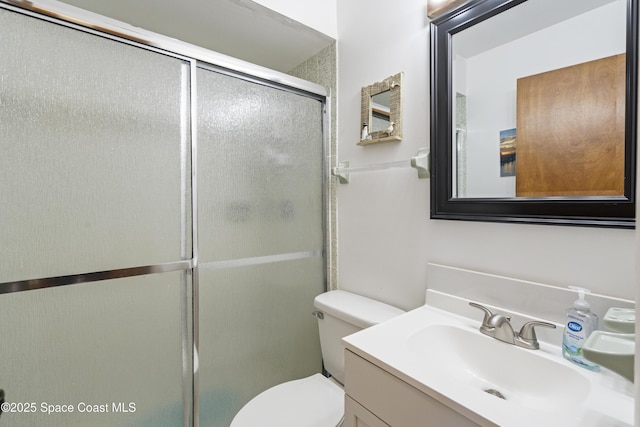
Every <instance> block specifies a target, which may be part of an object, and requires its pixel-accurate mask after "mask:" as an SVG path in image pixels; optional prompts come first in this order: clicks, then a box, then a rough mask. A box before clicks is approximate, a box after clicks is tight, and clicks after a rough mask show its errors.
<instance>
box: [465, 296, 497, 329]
mask: <svg viewBox="0 0 640 427" xmlns="http://www.w3.org/2000/svg"><path fill="white" fill-rule="evenodd" d="M469 305H470V306H471V307H475V308H479V309H480V310H482V311H484V319H482V327H483V328H491V327H492V326H491V325H490V324H489V319H490V318H491V316H493V313H492V312H491V310H489V309H488V308H487V307H485V306H484V305H481V304H478V303H475V302H469Z"/></svg>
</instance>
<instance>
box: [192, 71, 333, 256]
mask: <svg viewBox="0 0 640 427" xmlns="http://www.w3.org/2000/svg"><path fill="white" fill-rule="evenodd" d="M197 77H198V197H199V198H198V205H199V209H198V211H199V213H198V216H199V225H198V227H199V230H198V231H199V233H198V235H199V236H200V237H199V238H200V241H199V250H200V253H199V258H200V261H202V262H208V261H214V260H226V259H233V258H246V257H255V256H263V255H269V254H279V253H289V252H298V251H309V250H320V249H321V248H322V246H323V230H322V213H323V211H322V163H323V162H322V160H323V159H322V104H321V103H320V102H319V101H317V100H314V99H311V98H308V97H304V96H300V95H296V94H293V93H290V92H286V91H283V90H278V89H274V88H270V87H266V86H261V85H258V84H254V83H249V82H247V81H244V80H240V79H238V78H234V77H229V76H226V75H222V74H217V73H215V72H211V71H206V70H203V69H199V70H198V74H197Z"/></svg>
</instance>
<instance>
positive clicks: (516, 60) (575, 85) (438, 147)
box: [430, 0, 639, 228]
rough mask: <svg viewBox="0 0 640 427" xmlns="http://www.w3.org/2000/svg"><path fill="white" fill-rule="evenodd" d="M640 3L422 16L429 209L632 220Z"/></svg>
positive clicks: (444, 215)
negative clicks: (426, 52) (425, 22)
mask: <svg viewBox="0 0 640 427" xmlns="http://www.w3.org/2000/svg"><path fill="white" fill-rule="evenodd" d="M638 1H639V0H563V1H561V2H558V1H556V0H472V1H471V2H469V3H467V4H466V5H464V6H462V7H460V8H459V9H457V10H454V11H452V12H450V13H448V14H446V15H444V16H441V17H440V18H438V19H436V20H434V21H432V22H431V28H430V30H431V105H430V107H431V159H432V182H431V218H433V219H450V220H468V221H496V222H512V223H539V224H557V225H578V226H602V227H621V228H633V227H635V186H636V183H635V180H636V179H635V175H636V122H637V80H638V78H637V61H638V57H637V48H638V46H637V39H638Z"/></svg>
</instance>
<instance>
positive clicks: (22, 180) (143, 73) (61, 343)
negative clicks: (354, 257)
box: [0, 3, 328, 427]
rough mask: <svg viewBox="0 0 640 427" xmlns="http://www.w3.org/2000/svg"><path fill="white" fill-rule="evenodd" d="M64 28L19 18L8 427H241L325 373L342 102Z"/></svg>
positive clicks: (10, 131) (6, 247)
mask: <svg viewBox="0 0 640 427" xmlns="http://www.w3.org/2000/svg"><path fill="white" fill-rule="evenodd" d="M27 7H29V6H27ZM50 12H52V11H44V10H41V9H38V10H36V8H35V7H32V8H31V9H23V8H21V7H16V6H13V5H10V4H8V3H0V34H1V37H2V43H1V44H0V58H2V60H1V61H0V149H1V153H2V155H1V156H0V182H1V184H0V221H1V222H0V242H1V245H0V324H1V325H2V326H3V328H2V333H1V334H0V360H2V362H3V363H2V367H0V388H2V389H3V390H4V392H5V401H6V402H5V403H4V404H3V405H2V406H1V409H2V412H3V413H2V415H1V416H0V426H2V425H10V426H18V427H20V426H33V425H46V426H85V425H91V426H114V425H118V426H154V427H158V426H159V427H163V426H167V427H169V426H171V427H175V426H182V425H184V426H190V425H200V426H214V427H218V426H220V427H223V426H228V425H229V423H230V421H231V419H232V418H233V416H234V414H235V413H236V412H237V411H238V410H239V409H240V407H242V405H243V404H244V403H246V402H247V401H248V400H250V399H251V398H252V397H253V396H254V395H256V394H257V393H259V392H261V391H263V390H264V389H266V388H268V387H270V386H272V385H275V384H278V383H280V382H283V381H287V380H290V379H293V378H300V377H303V376H306V375H311V374H312V373H315V372H318V371H319V370H320V369H321V360H320V348H319V341H318V336H317V328H316V325H315V318H314V317H313V316H311V312H312V311H313V306H312V304H313V297H314V296H315V295H317V294H319V293H321V292H323V291H324V290H325V288H326V280H325V271H326V266H325V264H326V263H325V257H324V241H325V230H324V224H325V218H324V212H325V208H324V199H325V195H324V192H325V188H326V186H325V184H324V183H325V179H326V173H325V172H326V171H325V169H326V165H325V161H324V159H325V158H326V157H327V153H326V149H325V147H326V146H327V144H326V137H325V136H324V134H325V132H324V129H325V128H327V120H328V119H327V117H328V115H327V111H326V109H327V105H328V103H327V94H326V92H325V91H324V89H323V88H321V87H319V86H316V85H313V84H306V83H304V82H302V81H298V80H297V79H293V78H292V79H291V82H292V83H291V84H281V83H275V82H274V81H273V80H270V79H268V78H264V76H263V74H264V70H259V72H257V73H255V74H256V75H253V74H251V73H250V72H247V69H242V70H234V69H233V67H231V68H230V67H228V63H225V64H224V65H225V66H224V67H223V66H220V65H219V64H217V63H216V58H218V56H216V55H215V54H212V53H204V52H202V51H201V50H198V49H191V48H185V49H184V50H182V49H181V46H180V45H179V44H175V43H174V44H171V43H169V42H166V43H165V44H163V43H164V42H163V39H159V40H160V41H159V42H158V41H157V40H156V41H155V42H154V44H153V46H151V44H149V43H147V42H142V40H132V38H133V37H131V36H128V35H127V34H126V31H124V34H114V32H115V31H113V30H110V29H109V28H110V27H107V26H105V27H104V28H100V29H96V28H97V27H96V26H94V25H92V28H89V26H88V24H87V22H86V21H84V20H83V21H80V20H75V23H74V22H70V21H73V19H68V17H60V16H59V14H58V15H57V17H56V14H55V13H50ZM61 18H62V19H61ZM80 24H82V25H80ZM122 35H124V36H126V37H121V36H122ZM172 43H173V42H172ZM250 68H251V67H249V68H248V69H249V71H250Z"/></svg>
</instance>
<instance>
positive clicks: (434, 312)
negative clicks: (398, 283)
mask: <svg viewBox="0 0 640 427" xmlns="http://www.w3.org/2000/svg"><path fill="white" fill-rule="evenodd" d="M459 306H460V311H463V310H466V309H468V310H469V315H470V316H475V317H464V316H460V315H457V314H453V313H450V312H447V311H444V310H441V309H438V308H434V307H430V306H423V307H420V308H417V309H415V310H412V311H410V312H408V313H406V314H403V315H401V316H398V317H396V318H394V319H391V320H390V321H388V322H384V323H382V324H380V325H376V326H373V327H371V328H367V329H365V330H363V331H360V332H358V333H355V334H353V335H350V336H348V337H345V338H344V340H343V342H344V344H345V346H346V348H347V350H349V351H351V352H353V353H355V354H357V355H359V356H361V357H363V358H364V359H366V360H368V361H369V362H371V363H373V364H374V365H377V366H378V367H380V368H382V369H383V370H386V371H387V372H389V373H391V374H392V375H395V376H396V377H398V378H400V379H401V380H402V381H404V382H406V383H407V384H409V385H411V386H413V387H414V388H416V389H417V390H420V391H422V392H423V393H425V394H426V395H428V396H430V397H431V398H433V399H436V400H437V401H439V402H440V403H443V404H444V405H446V406H448V407H449V408H451V409H453V410H455V411H457V412H458V413H460V414H462V415H463V416H465V417H467V418H469V419H470V420H472V421H473V422H475V423H476V424H478V425H480V426H485V427H489V426H490V427H496V426H500V427H540V426H560V425H561V426H563V427H602V426H607V427H631V426H633V425H634V424H633V418H634V415H633V407H634V398H633V384H631V383H630V382H629V381H627V380H625V379H624V378H622V377H620V376H619V375H617V374H614V373H610V372H609V373H607V372H606V370H604V369H603V370H602V372H591V371H589V370H587V369H584V368H581V367H579V366H577V365H574V364H572V363H571V362H569V361H567V360H565V359H563V357H562V350H561V348H560V346H559V345H557V344H555V342H556V338H554V343H550V342H545V341H543V342H541V344H540V349H539V350H527V349H524V348H520V347H517V346H515V345H511V344H507V343H504V342H501V341H498V340H496V339H494V338H491V337H488V336H486V335H483V334H481V333H480V331H479V328H480V324H481V316H478V313H476V310H475V309H473V308H469V307H468V301H466V300H461V301H459ZM500 312H503V313H505V314H508V315H510V316H512V318H513V320H512V324H513V325H515V326H516V327H519V326H520V325H522V324H524V323H525V322H526V321H530V320H532V319H531V318H522V317H518V316H519V315H518V314H516V313H513V312H508V311H504V310H500ZM540 332H542V331H540ZM542 335H543V334H540V336H542ZM559 335H560V334H559ZM540 336H539V337H538V338H540ZM557 341H559V339H558V340H557ZM347 381H348V380H347ZM486 390H490V391H491V390H494V391H491V392H490V393H489V392H486ZM498 393H499V394H501V395H502V396H503V397H504V399H501V398H500V397H499V396H498Z"/></svg>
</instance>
